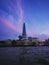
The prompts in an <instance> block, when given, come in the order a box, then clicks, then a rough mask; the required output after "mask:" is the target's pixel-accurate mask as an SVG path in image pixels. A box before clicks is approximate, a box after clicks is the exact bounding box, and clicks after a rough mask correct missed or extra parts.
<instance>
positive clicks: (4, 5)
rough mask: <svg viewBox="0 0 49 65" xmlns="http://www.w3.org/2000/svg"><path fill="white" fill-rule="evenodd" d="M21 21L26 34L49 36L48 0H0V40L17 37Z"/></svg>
mask: <svg viewBox="0 0 49 65" xmlns="http://www.w3.org/2000/svg"><path fill="white" fill-rule="evenodd" d="M23 22H25V23H26V31H27V36H32V37H33V36H39V35H41V34H45V35H47V36H49V0H0V40H2V39H17V38H18V35H21V34H22V26H23Z"/></svg>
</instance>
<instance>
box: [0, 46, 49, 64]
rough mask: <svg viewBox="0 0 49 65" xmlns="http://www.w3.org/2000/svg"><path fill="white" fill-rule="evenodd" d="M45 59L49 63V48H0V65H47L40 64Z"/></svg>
mask: <svg viewBox="0 0 49 65" xmlns="http://www.w3.org/2000/svg"><path fill="white" fill-rule="evenodd" d="M24 59H25V60H24ZM43 59H44V62H45V60H46V62H47V63H49V46H37V47H34V46H33V47H2V48H0V65H13V64H14V65H22V64H23V65H26V64H27V63H29V62H30V65H46V63H45V64H44V63H42V62H39V60H40V61H43ZM23 60H24V62H25V63H24V62H23ZM20 61H21V63H20ZM19 63H20V64H19ZM48 65H49V64H48Z"/></svg>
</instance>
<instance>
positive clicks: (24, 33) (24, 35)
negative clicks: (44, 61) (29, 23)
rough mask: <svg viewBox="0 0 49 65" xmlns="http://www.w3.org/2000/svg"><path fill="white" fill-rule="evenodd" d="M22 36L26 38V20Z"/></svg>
mask: <svg viewBox="0 0 49 65" xmlns="http://www.w3.org/2000/svg"><path fill="white" fill-rule="evenodd" d="M22 37H23V38H24V39H26V27H25V22H24V23H23V31H22Z"/></svg>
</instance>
